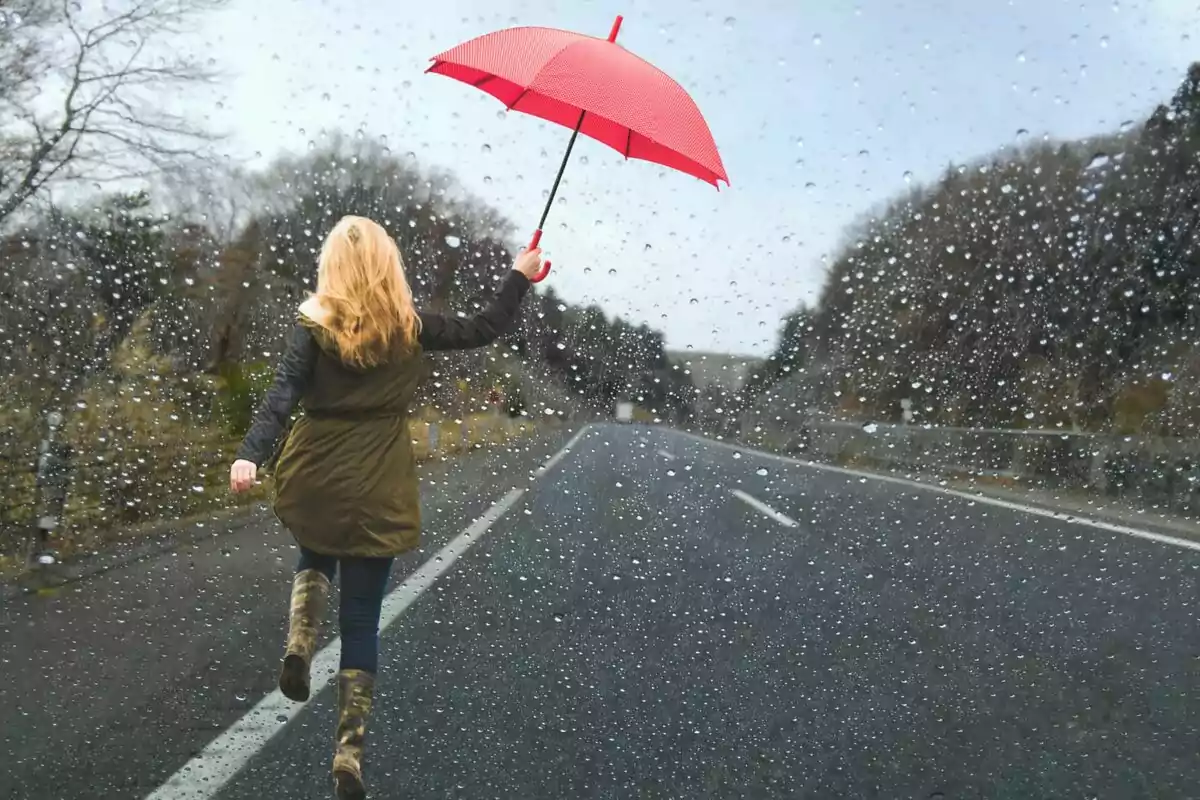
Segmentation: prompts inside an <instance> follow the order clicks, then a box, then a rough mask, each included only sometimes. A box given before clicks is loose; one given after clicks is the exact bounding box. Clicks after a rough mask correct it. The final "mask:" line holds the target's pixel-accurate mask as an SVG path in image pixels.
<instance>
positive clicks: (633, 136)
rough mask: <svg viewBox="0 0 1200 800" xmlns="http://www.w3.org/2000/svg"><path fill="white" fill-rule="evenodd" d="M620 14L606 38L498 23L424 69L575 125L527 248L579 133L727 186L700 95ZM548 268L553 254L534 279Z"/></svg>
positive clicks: (528, 110) (628, 153) (537, 235)
mask: <svg viewBox="0 0 1200 800" xmlns="http://www.w3.org/2000/svg"><path fill="white" fill-rule="evenodd" d="M621 20H622V17H617V21H616V22H614V23H613V27H612V32H611V33H609V35H608V39H607V40H604V39H598V38H596V37H594V36H584V35H582V34H578V33H572V32H570V31H563V30H558V29H556V28H508V29H506V30H502V31H496V32H495V33H489V34H486V35H484V36H480V37H477V38H475V39H471V40H470V41H468V42H464V43H463V44H460V45H459V46H458V47H455V48H453V49H451V50H447V51H446V52H444V53H442V54H441V55H438V56H435V57H434V58H433V65H432V66H430V67H429V69H428V70H427V71H428V72H434V73H437V74H438V75H446V76H448V77H450V78H455V79H456V80H460V81H462V82H463V83H469V84H471V85H472V86H474V87H476V88H477V89H482V90H483V91H485V92H487V93H488V94H490V95H492V96H493V97H495V98H497V99H498V100H499V101H500V102H502V103H504V105H505V107H506V108H508V110H510V111H523V112H525V113H526V114H532V115H533V116H535V117H541V118H542V119H545V120H549V121H551V122H556V123H558V124H559V125H563V126H566V127H569V128H573V129H574V133H572V134H571V141H570V144H568V145H567V152H566V155H564V156H563V161H562V166H560V167H559V169H558V177H556V178H555V179H554V187H553V188H552V189H551V190H550V199H549V200H548V201H547V202H546V209H545V211H543V212H542V220H541V222H539V223H538V227H537V231H536V232H535V233H534V234H533V239H532V241H531V242H530V243H529V246H530V248H533V247H537V245H538V242H540V241H541V238H542V226H544V225H545V224H546V217H547V216H548V215H549V214H550V206H551V205H552V204H553V203H554V195H555V193H557V192H558V184H559V182H560V181H561V180H562V176H563V171H564V170H566V168H567V160H568V159H569V158H570V156H571V148H573V147H574V146H575V139H576V138H577V137H578V136H579V134H580V133H582V134H584V135H585V136H590V137H591V138H593V139H596V140H598V141H601V142H603V143H604V144H606V145H608V146H609V147H611V148H613V149H614V150H616V151H618V152H620V153H623V154H624V155H625V157H626V158H640V159H642V160H644V161H653V162H654V163H656V164H662V165H663V166H667V167H671V168H672V169H676V170H679V171H680V172H686V173H687V174H689V175H694V176H695V177H697V178H699V179H700V180H702V181H705V182H707V183H711V184H712V185H713V186H716V187H717V188H718V189H719V188H720V185H719V183H718V181H725V184H726V185H729V178H728V177H726V175H725V167H724V165H723V164H722V163H721V156H720V155H719V154H718V153H717V146H716V144H715V143H714V142H713V138H712V133H710V132H709V130H708V124H707V123H705V121H704V117H703V116H701V114H700V109H699V108H697V107H696V103H695V101H693V100H692V98H691V97H690V96H689V95H688V93H687V92H686V91H684V89H683V87H682V86H680V85H679V84H678V83H676V82H675V81H674V80H672V79H671V78H670V77H669V76H668V75H667V74H666V73H665V72H663V71H662V70H660V69H658V68H657V67H655V66H654V65H653V64H651V63H649V62H648V61H644V60H643V59H641V58H639V57H637V56H635V55H634V54H633V53H630V52H629V51H628V50H626V49H625V48H624V47H621V46H620V45H618V44H617V43H616V40H617V31H619V30H620V29H621ZM549 272H550V262H549V261H547V262H546V263H545V265H544V266H543V268H542V270H541V272H539V273H538V274H537V276H535V277H534V281H535V282H536V281H540V280H542V279H543V278H545V277H546V275H547V274H548V273H549Z"/></svg>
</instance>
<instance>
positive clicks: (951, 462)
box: [741, 417, 1200, 517]
mask: <svg viewBox="0 0 1200 800" xmlns="http://www.w3.org/2000/svg"><path fill="white" fill-rule="evenodd" d="M741 436H742V438H743V439H744V440H745V441H747V442H748V443H751V444H754V445H756V446H759V447H764V448H767V449H772V450H775V451H778V452H784V453H788V454H791V455H796V456H799V457H802V458H811V459H813V460H815V461H826V462H830V463H837V464H844V465H855V464H858V465H863V466H873V467H877V468H884V469H890V470H900V471H907V472H915V473H923V474H931V475H942V476H948V477H957V478H974V479H981V480H987V481H991V482H994V483H998V484H1002V485H1004V484H1008V485H1017V486H1027V487H1033V488H1039V489H1050V490H1074V491H1081V492H1090V493H1096V494H1100V495H1103V496H1105V497H1110V498H1116V499H1120V500H1124V501H1126V502H1129V503H1131V504H1133V505H1137V506H1141V507H1144V508H1151V509H1154V510H1156V511H1160V512H1169V513H1175V514H1180V515H1184V516H1193V517H1200V439H1171V438H1164V437H1139V436H1122V435H1115V434H1097V433H1073V432H1068V431H1046V430H1016V429H979V428H950V427H932V426H928V427H927V426H921V425H892V424H876V423H870V422H868V423H856V422H845V421H834V420H827V419H816V418H811V417H810V418H807V419H805V420H804V421H802V422H800V423H798V424H797V425H795V426H786V427H785V426H782V425H779V424H771V423H769V422H765V421H763V420H753V421H749V420H748V421H746V422H745V424H744V425H743V427H742V432H741Z"/></svg>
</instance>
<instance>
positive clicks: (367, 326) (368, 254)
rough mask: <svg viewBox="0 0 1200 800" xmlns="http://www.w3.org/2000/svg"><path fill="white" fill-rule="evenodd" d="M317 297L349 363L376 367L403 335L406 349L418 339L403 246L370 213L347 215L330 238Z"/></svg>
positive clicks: (324, 250)
mask: <svg viewBox="0 0 1200 800" xmlns="http://www.w3.org/2000/svg"><path fill="white" fill-rule="evenodd" d="M315 296H316V298H317V299H318V301H319V302H320V304H321V306H322V307H323V308H324V309H325V310H326V311H327V312H328V313H329V319H328V323H327V324H326V325H325V327H326V328H327V329H328V331H329V334H330V336H331V337H332V339H333V342H334V344H335V345H336V347H337V351H338V355H339V356H341V358H342V360H343V361H345V362H346V363H348V364H351V365H354V366H358V367H372V366H375V365H377V364H380V363H382V362H383V361H386V360H387V358H388V356H389V355H390V354H391V352H392V348H393V347H394V346H395V345H396V343H397V340H399V344H400V345H401V346H402V347H403V348H404V349H412V347H413V345H414V343H415V342H416V339H417V331H418V329H419V327H420V322H419V320H418V319H417V312H416V309H415V308H413V300H412V289H410V288H409V285H408V280H407V279H406V278H405V277H404V261H403V259H402V258H401V257H400V250H399V248H397V247H396V243H395V242H394V241H393V240H392V237H390V236H388V234H387V231H385V230H384V229H383V227H382V226H380V225H379V224H378V223H376V222H374V221H372V220H369V219H367V218H366V217H355V216H346V217H342V218H341V219H340V220H338V223H337V225H334V226H333V230H331V231H330V232H329V235H328V236H327V237H326V238H325V244H324V245H322V247H321V260H320V262H319V264H318V266H317V291H316V295H315Z"/></svg>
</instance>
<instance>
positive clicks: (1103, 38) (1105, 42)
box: [1100, 36, 1108, 47]
mask: <svg viewBox="0 0 1200 800" xmlns="http://www.w3.org/2000/svg"><path fill="white" fill-rule="evenodd" d="M1100 46H1101V47H1108V37H1107V36H1101V37H1100Z"/></svg>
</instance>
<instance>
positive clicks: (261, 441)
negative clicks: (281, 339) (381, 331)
mask: <svg viewBox="0 0 1200 800" xmlns="http://www.w3.org/2000/svg"><path fill="white" fill-rule="evenodd" d="M316 360H317V341H316V339H314V338H313V335H312V331H310V330H309V329H308V328H306V327H305V326H304V325H301V324H299V323H297V325H296V327H295V328H294V329H293V330H292V335H291V338H290V339H289V340H288V347H287V350H286V351H285V352H284V354H283V358H282V359H281V360H280V362H279V367H278V368H277V369H276V370H275V382H274V383H273V384H272V385H271V388H270V389H268V390H267V395H266V397H264V398H263V399H262V402H261V403H260V404H259V406H258V410H257V411H256V412H255V413H254V422H253V423H252V424H251V425H250V430H249V431H248V432H247V433H246V438H245V439H243V440H242V446H241V447H240V448H238V452H237V457H238V458H239V459H245V460H247V461H250V462H253V463H254V464H255V465H257V466H262V465H263V464H264V463H265V462H266V461H267V459H269V458H270V457H271V454H272V453H273V452H274V449H275V444H276V442H277V441H278V440H279V435H280V434H281V433H283V430H284V428H286V427H287V422H288V418H289V417H291V416H292V412H293V411H295V410H296V406H297V405H298V404H299V403H300V396H301V395H302V394H304V390H305V389H307V388H308V382H309V379H310V378H311V377H312V371H313V365H314V364H315V363H316Z"/></svg>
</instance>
